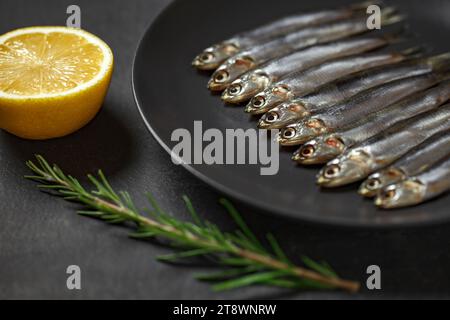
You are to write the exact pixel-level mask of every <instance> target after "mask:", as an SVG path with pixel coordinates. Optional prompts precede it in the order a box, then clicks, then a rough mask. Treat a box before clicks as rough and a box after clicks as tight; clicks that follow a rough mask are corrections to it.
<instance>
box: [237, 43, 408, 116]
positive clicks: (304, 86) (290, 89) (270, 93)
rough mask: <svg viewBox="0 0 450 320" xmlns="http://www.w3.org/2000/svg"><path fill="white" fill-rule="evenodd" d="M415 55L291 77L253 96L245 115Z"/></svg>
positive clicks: (346, 63)
mask: <svg viewBox="0 0 450 320" xmlns="http://www.w3.org/2000/svg"><path fill="white" fill-rule="evenodd" d="M416 53H417V52H416V51H415V49H408V50H405V51H402V52H389V53H371V54H363V55H359V56H352V57H347V58H343V59H338V60H334V61H331V62H327V63H324V64H321V65H319V66H315V67H312V68H309V69H307V70H304V71H300V72H294V73H291V74H289V75H288V76H286V77H284V78H283V79H281V80H279V81H278V82H276V83H274V84H273V85H271V86H270V87H268V88H267V89H265V90H264V91H263V92H260V93H258V94H257V95H256V96H254V97H253V98H252V100H250V102H249V104H248V105H247V107H246V109H245V111H246V112H249V113H251V114H262V113H265V112H267V111H268V110H270V109H272V108H273V107H276V106H277V105H280V104H281V103H283V102H285V101H288V100H292V99H295V98H297V97H302V96H305V95H307V94H309V93H311V92H313V91H315V90H317V89H318V88H320V87H321V86H322V85H325V84H327V83H330V82H332V81H334V80H337V79H339V78H343V77H346V76H348V75H350V74H354V73H357V72H360V71H362V70H367V69H371V68H375V67H379V66H383V65H390V64H394V63H398V62H401V61H405V60H407V59H410V58H411V55H414V54H416Z"/></svg>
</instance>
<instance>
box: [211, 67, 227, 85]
mask: <svg viewBox="0 0 450 320" xmlns="http://www.w3.org/2000/svg"><path fill="white" fill-rule="evenodd" d="M229 77H230V75H229V74H228V72H226V71H225V70H218V71H216V75H215V76H214V81H216V82H218V83H221V82H225V81H227V80H228V78H229Z"/></svg>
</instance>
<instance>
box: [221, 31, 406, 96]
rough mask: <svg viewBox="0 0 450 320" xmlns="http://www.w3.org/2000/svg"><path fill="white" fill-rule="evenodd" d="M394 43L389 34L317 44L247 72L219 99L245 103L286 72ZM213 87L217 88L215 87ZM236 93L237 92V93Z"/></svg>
mask: <svg viewBox="0 0 450 320" xmlns="http://www.w3.org/2000/svg"><path fill="white" fill-rule="evenodd" d="M397 40H398V39H397V38H396V37H395V36H391V35H386V36H380V37H364V38H356V39H349V40H343V41H338V42H332V43H327V44H322V45H317V46H313V47H309V48H307V49H303V50H299V51H295V52H293V53H291V54H288V55H286V56H283V57H281V58H277V59H274V60H270V61H268V62H266V63H265V64H263V65H261V66H260V67H258V68H257V69H255V70H252V71H249V72H247V73H245V74H243V75H242V76H240V77H239V78H238V79H236V80H234V81H233V82H232V83H231V85H230V86H229V87H228V89H227V90H225V91H224V92H223V95H222V100H224V101H225V102H228V103H241V102H244V101H247V100H249V99H251V98H252V97H253V96H254V95H255V94H257V93H258V92H260V91H262V90H264V89H265V88H266V87H267V86H268V85H270V84H272V83H273V82H275V81H277V80H279V79H280V78H281V77H282V76H285V75H287V74H288V73H291V72H296V71H300V70H305V69H307V68H310V67H313V66H315V65H318V64H321V63H324V62H327V61H330V60H332V59H337V58H342V57H347V56H351V55H354V54H358V53H363V52H367V51H371V50H374V49H378V48H381V47H383V46H386V45H388V44H390V43H392V42H393V41H397ZM218 72H220V71H218ZM214 83H216V82H214ZM225 86H226V84H225ZM215 88H219V87H218V86H215ZM220 88H222V87H220ZM236 92H238V93H237V94H236Z"/></svg>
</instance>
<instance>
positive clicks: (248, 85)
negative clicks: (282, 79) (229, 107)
mask: <svg viewBox="0 0 450 320" xmlns="http://www.w3.org/2000/svg"><path fill="white" fill-rule="evenodd" d="M269 82H270V79H269V76H268V75H267V74H266V73H264V72H263V71H262V70H255V71H250V72H247V73H246V74H244V75H243V76H241V77H240V78H238V79H237V80H234V81H233V82H232V83H231V84H230V85H229V86H228V88H227V89H226V90H225V91H224V92H223V94H222V100H224V101H225V102H230V103H240V102H243V101H247V100H250V99H251V98H252V97H253V96H254V95H255V94H257V93H258V92H261V91H262V90H264V89H265V88H266V87H267V86H268V85H269Z"/></svg>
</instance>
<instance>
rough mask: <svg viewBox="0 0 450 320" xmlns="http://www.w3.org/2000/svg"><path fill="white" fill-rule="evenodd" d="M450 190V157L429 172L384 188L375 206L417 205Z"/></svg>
mask: <svg viewBox="0 0 450 320" xmlns="http://www.w3.org/2000/svg"><path fill="white" fill-rule="evenodd" d="M449 190H450V156H447V157H446V158H445V159H443V160H441V161H439V162H438V163H436V164H435V165H433V166H432V167H431V168H429V169H428V170H426V171H424V172H422V173H420V174H418V175H416V176H413V177H409V178H407V179H405V180H403V181H400V182H398V183H396V184H391V185H389V186H387V187H386V188H384V189H383V190H382V191H381V192H380V195H379V196H378V197H377V198H376V199H375V204H376V205H377V206H379V207H381V208H384V209H391V208H399V207H407V206H412V205H416V204H419V203H422V202H425V201H427V200H430V199H432V198H436V197H437V196H440V195H442V194H444V193H445V192H447V191H449Z"/></svg>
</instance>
